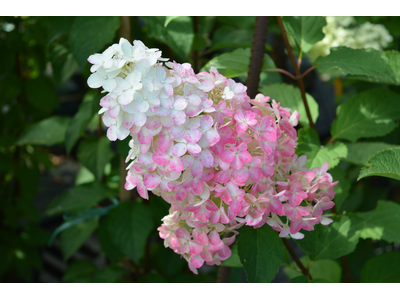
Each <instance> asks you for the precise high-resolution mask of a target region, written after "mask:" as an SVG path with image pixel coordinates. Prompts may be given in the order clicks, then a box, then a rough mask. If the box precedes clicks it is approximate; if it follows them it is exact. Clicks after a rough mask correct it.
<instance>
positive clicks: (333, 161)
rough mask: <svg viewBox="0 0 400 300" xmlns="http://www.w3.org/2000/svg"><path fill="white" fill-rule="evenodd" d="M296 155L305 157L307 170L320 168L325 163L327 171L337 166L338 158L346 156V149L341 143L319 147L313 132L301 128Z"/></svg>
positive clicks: (317, 138)
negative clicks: (327, 165) (327, 166)
mask: <svg viewBox="0 0 400 300" xmlns="http://www.w3.org/2000/svg"><path fill="white" fill-rule="evenodd" d="M296 153H297V154H298V155H299V156H300V155H306V156H307V163H306V167H307V168H309V169H312V168H315V167H317V168H320V167H321V166H322V164H323V163H324V162H326V161H327V162H328V164H329V169H332V168H334V167H335V166H337V165H338V163H339V161H340V158H345V157H346V156H347V147H346V145H345V144H344V143H342V142H334V143H332V144H329V145H326V146H321V145H320V142H319V137H318V134H317V132H316V131H315V130H312V129H309V128H302V129H300V130H299V144H298V147H297V149H296Z"/></svg>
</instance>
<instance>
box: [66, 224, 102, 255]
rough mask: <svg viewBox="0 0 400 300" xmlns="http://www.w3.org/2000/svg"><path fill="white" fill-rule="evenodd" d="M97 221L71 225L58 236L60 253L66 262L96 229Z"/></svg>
mask: <svg viewBox="0 0 400 300" xmlns="http://www.w3.org/2000/svg"><path fill="white" fill-rule="evenodd" d="M98 224H99V222H98V219H97V218H96V219H91V220H87V221H83V222H80V223H78V224H76V225H73V226H71V227H69V228H67V229H65V230H64V231H62V232H61V234H60V242H61V253H62V255H63V258H64V260H67V259H68V258H69V257H70V256H71V255H72V254H74V253H75V251H77V250H78V249H79V248H80V247H81V246H82V245H83V243H84V242H85V241H86V240H87V239H88V238H89V237H90V236H91V234H92V233H93V231H94V230H95V229H96V228H97V226H98Z"/></svg>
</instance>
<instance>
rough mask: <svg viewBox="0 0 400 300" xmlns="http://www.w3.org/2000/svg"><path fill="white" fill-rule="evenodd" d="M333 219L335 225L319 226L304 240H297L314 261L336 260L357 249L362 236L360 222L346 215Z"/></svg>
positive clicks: (306, 235)
mask: <svg viewBox="0 0 400 300" xmlns="http://www.w3.org/2000/svg"><path fill="white" fill-rule="evenodd" d="M331 219H332V220H333V223H331V224H329V225H326V226H324V225H322V224H318V225H316V226H315V227H314V231H310V232H307V234H305V237H304V239H302V240H296V243H297V244H298V245H299V246H300V248H302V249H303V250H304V251H305V252H306V253H308V254H309V255H310V258H311V259H312V260H317V259H325V258H330V259H336V258H339V257H341V256H343V255H346V254H349V253H351V252H352V251H354V249H355V248H356V245H357V243H358V240H359V236H360V233H359V231H358V230H357V225H358V222H357V221H355V220H352V219H351V218H350V217H349V216H346V215H344V216H342V217H338V216H334V217H331ZM354 224H356V226H354Z"/></svg>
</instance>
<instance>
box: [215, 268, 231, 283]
mask: <svg viewBox="0 0 400 300" xmlns="http://www.w3.org/2000/svg"><path fill="white" fill-rule="evenodd" d="M230 273H231V268H229V267H223V266H220V267H219V269H218V275H217V282H218V283H227V282H229V275H230Z"/></svg>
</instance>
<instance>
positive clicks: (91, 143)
mask: <svg viewBox="0 0 400 300" xmlns="http://www.w3.org/2000/svg"><path fill="white" fill-rule="evenodd" d="M110 145H111V142H110V140H109V139H108V138H107V137H106V136H103V137H101V138H100V139H97V138H96V137H91V138H87V139H85V140H83V141H82V142H81V143H80V144H79V147H78V159H79V161H80V162H81V163H82V164H83V165H84V166H85V167H87V168H88V169H89V171H91V172H92V173H93V174H94V175H95V176H96V178H97V180H101V178H102V176H103V174H104V167H105V165H106V164H107V163H108V162H109V161H110V160H111V159H112V158H113V156H114V152H112V150H111V146H110Z"/></svg>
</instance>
